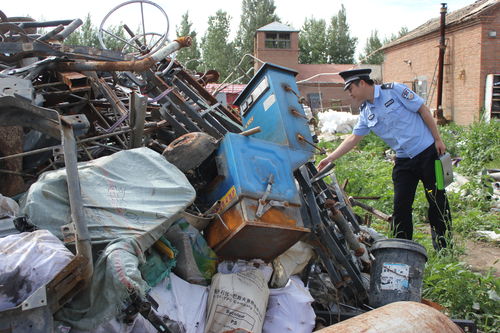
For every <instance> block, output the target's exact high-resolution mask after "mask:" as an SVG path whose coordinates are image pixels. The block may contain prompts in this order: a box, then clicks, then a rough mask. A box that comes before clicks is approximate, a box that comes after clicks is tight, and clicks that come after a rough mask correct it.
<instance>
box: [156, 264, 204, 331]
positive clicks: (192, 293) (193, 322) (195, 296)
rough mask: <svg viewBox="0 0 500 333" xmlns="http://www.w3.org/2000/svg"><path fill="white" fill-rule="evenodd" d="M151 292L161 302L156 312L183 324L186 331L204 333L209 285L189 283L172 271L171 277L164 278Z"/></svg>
mask: <svg viewBox="0 0 500 333" xmlns="http://www.w3.org/2000/svg"><path fill="white" fill-rule="evenodd" d="M149 294H150V295H151V296H152V297H153V298H154V299H155V301H156V302H158V304H159V307H158V309H157V310H156V312H157V314H158V315H159V316H160V317H161V316H168V317H169V318H170V319H172V320H174V321H176V322H178V323H179V324H181V325H183V326H184V328H185V329H186V333H203V331H204V330H205V311H206V308H207V297H208V289H207V287H202V286H199V285H196V284H191V283H188V282H186V281H184V280H182V279H181V278H179V277H178V276H177V275H175V274H173V273H170V278H168V277H167V278H165V279H163V281H162V282H160V283H159V284H157V285H156V286H155V287H154V288H153V289H152V290H151V291H150V293H149Z"/></svg>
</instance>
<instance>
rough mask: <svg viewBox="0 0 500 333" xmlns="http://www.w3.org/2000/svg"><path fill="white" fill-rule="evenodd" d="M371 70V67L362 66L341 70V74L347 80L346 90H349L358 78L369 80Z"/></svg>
mask: <svg viewBox="0 0 500 333" xmlns="http://www.w3.org/2000/svg"><path fill="white" fill-rule="evenodd" d="M371 71H372V70H371V69H370V68H362V69H351V70H349V71H343V72H340V73H339V75H340V76H342V78H343V79H344V81H345V85H344V90H347V88H349V86H350V85H351V83H353V82H354V81H356V80H369V79H370V73H371Z"/></svg>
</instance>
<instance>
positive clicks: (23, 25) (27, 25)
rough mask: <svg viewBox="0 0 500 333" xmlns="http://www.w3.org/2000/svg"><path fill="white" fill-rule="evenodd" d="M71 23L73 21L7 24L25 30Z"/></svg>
mask: <svg viewBox="0 0 500 333" xmlns="http://www.w3.org/2000/svg"><path fill="white" fill-rule="evenodd" d="M71 22H73V20H59V21H45V22H9V23H14V24H18V25H19V27H20V28H23V29H26V28H48V27H56V26H58V25H60V24H62V25H68V24H70V23H71Z"/></svg>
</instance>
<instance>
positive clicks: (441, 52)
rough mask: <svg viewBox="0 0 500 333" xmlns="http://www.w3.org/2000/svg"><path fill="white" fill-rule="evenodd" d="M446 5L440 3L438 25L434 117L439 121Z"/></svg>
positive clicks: (440, 115) (440, 117)
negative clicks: (436, 83)
mask: <svg viewBox="0 0 500 333" xmlns="http://www.w3.org/2000/svg"><path fill="white" fill-rule="evenodd" d="M446 9H447V8H446V3H441V25H440V38H439V59H438V64H439V71H438V86H437V105H436V110H437V111H436V116H437V118H438V120H439V119H443V118H444V117H443V105H442V100H443V70H444V52H445V50H446V45H445V27H446Z"/></svg>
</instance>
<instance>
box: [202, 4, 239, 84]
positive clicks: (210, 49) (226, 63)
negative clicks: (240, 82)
mask: <svg viewBox="0 0 500 333" xmlns="http://www.w3.org/2000/svg"><path fill="white" fill-rule="evenodd" d="M230 20H231V17H230V16H229V15H228V14H227V13H226V12H225V11H223V10H218V11H217V12H216V13H215V15H214V16H209V17H208V28H207V31H206V33H205V36H203V38H202V41H201V50H202V54H203V63H204V65H205V67H206V69H215V70H217V71H218V72H219V74H220V80H221V81H222V80H224V79H225V78H226V77H227V76H228V75H229V74H230V73H231V71H232V70H233V68H234V66H235V61H236V60H235V58H236V57H235V55H236V51H235V48H234V44H233V43H231V42H229V40H228V38H229V25H230Z"/></svg>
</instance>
